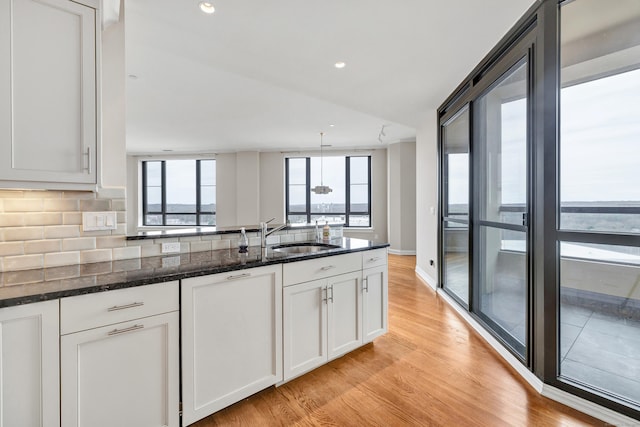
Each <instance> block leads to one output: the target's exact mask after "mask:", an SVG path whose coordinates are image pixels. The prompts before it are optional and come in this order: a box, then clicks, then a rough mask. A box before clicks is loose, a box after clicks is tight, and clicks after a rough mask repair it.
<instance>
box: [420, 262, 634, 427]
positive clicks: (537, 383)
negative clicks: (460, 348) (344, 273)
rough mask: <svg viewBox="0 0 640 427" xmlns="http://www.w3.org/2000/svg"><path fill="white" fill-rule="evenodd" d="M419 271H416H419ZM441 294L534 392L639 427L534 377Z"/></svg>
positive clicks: (608, 420) (615, 422)
mask: <svg viewBox="0 0 640 427" xmlns="http://www.w3.org/2000/svg"><path fill="white" fill-rule="evenodd" d="M417 270H418V269H417V268H416V272H417ZM437 292H438V295H439V296H440V297H442V299H444V300H445V301H446V302H447V303H448V304H449V306H451V307H452V308H453V309H454V310H455V311H456V312H457V313H458V314H459V315H460V316H461V317H462V318H463V319H464V320H465V321H466V322H467V323H468V324H469V326H471V327H472V328H473V329H474V330H475V331H476V332H477V333H478V334H479V335H480V336H481V337H482V338H483V339H484V340H485V341H486V342H487V344H489V345H490V346H491V347H492V348H493V349H494V350H495V351H496V352H498V354H499V355H500V356H501V357H502V358H503V359H504V360H505V361H506V362H507V363H508V364H509V365H510V366H511V367H512V368H513V369H514V370H515V371H516V372H517V373H518V375H520V376H521V377H522V378H523V379H524V380H525V381H526V382H527V383H528V384H529V385H530V386H531V387H533V389H534V390H536V391H537V392H538V393H540V394H541V395H543V396H545V397H548V398H549V399H551V400H555V401H556V402H558V403H562V404H563V405H566V406H568V407H570V408H573V409H575V410H578V411H580V412H582V413H585V414H587V415H590V416H592V417H594V418H598V419H599V420H602V421H604V422H606V423H609V424H612V425H615V426H636V425H638V420H635V419H633V418H630V417H627V416H625V415H623V414H620V413H619V412H616V411H613V410H611V409H609V408H605V407H604V406H600V405H598V404H597V403H593V402H591V401H589V400H586V399H583V398H581V397H578V396H575V395H573V394H571V393H568V392H566V391H564V390H560V389H559V388H556V387H553V386H550V385H549V384H545V383H544V382H543V381H542V380H541V379H540V378H538V377H537V376H535V375H534V373H533V372H531V371H530V370H529V369H527V368H526V367H525V366H524V365H523V364H522V363H520V361H519V360H518V359H517V358H516V357H515V356H514V355H513V354H511V353H510V352H509V351H508V350H507V349H506V348H504V346H503V345H502V344H501V343H500V342H499V341H498V340H497V339H495V338H494V337H493V335H491V334H490V333H489V332H488V331H487V330H485V329H484V327H482V326H481V325H480V324H479V323H478V322H477V321H476V320H475V319H474V318H473V317H471V315H470V314H469V312H468V311H467V310H465V309H464V308H462V307H460V305H459V304H458V303H457V302H455V301H454V300H453V298H451V297H450V296H449V295H448V294H447V293H446V292H444V291H443V290H442V289H440V288H438V289H437Z"/></svg>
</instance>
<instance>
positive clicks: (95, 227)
mask: <svg viewBox="0 0 640 427" xmlns="http://www.w3.org/2000/svg"><path fill="white" fill-rule="evenodd" d="M117 227H118V221H117V216H116V213H115V212H83V213H82V231H104V230H115V229H116V228H117Z"/></svg>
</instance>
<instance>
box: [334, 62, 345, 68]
mask: <svg viewBox="0 0 640 427" xmlns="http://www.w3.org/2000/svg"><path fill="white" fill-rule="evenodd" d="M346 66H347V64H345V63H344V62H336V64H335V67H336V68H344V67H346Z"/></svg>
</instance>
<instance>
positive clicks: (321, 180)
mask: <svg viewBox="0 0 640 427" xmlns="http://www.w3.org/2000/svg"><path fill="white" fill-rule="evenodd" d="M322 135H324V132H320V185H321V186H324V180H323V179H322V171H323V170H324V167H323V165H324V163H323V162H322Z"/></svg>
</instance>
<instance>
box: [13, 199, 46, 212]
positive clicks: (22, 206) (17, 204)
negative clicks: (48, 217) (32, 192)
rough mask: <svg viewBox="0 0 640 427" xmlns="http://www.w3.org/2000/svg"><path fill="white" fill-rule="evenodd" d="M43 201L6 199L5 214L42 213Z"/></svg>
mask: <svg viewBox="0 0 640 427" xmlns="http://www.w3.org/2000/svg"><path fill="white" fill-rule="evenodd" d="M43 207H44V204H43V202H42V199H4V211H5V212H42V208H43Z"/></svg>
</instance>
